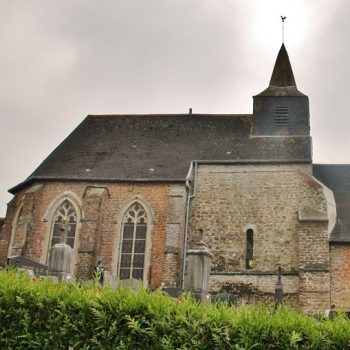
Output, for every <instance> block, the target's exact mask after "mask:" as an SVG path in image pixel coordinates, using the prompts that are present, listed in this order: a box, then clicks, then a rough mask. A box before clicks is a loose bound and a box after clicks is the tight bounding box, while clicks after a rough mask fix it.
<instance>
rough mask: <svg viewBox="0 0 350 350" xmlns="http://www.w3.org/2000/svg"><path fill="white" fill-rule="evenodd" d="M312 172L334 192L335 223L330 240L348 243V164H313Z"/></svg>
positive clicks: (349, 233)
mask: <svg viewBox="0 0 350 350" xmlns="http://www.w3.org/2000/svg"><path fill="white" fill-rule="evenodd" d="M313 173H314V176H315V177H316V178H317V179H318V180H320V181H321V182H322V183H324V184H325V185H326V186H327V187H328V188H330V189H331V190H332V191H333V193H334V198H335V202H336V205H337V223H336V225H335V227H334V229H333V232H332V233H331V237H330V241H331V242H339V243H341V242H344V243H345V242H346V243H350V164H346V165H345V164H342V165H339V164H337V165H336V164H314V165H313Z"/></svg>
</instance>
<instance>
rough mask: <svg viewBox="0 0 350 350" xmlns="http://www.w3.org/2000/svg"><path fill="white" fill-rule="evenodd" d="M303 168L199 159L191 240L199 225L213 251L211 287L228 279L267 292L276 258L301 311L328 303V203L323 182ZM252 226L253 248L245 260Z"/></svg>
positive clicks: (290, 295) (288, 291)
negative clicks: (248, 264)
mask: <svg viewBox="0 0 350 350" xmlns="http://www.w3.org/2000/svg"><path fill="white" fill-rule="evenodd" d="M308 173H309V168H308V167H307V166H297V165H199V167H198V172H197V188H196V195H195V197H194V198H193V201H192V203H191V214H190V223H189V240H190V244H191V241H193V240H194V238H195V237H196V235H197V232H198V230H199V229H203V231H204V241H205V243H207V244H208V246H209V248H211V249H212V251H213V253H214V260H213V267H212V271H211V276H210V283H211V286H212V289H213V290H214V291H218V290H219V289H220V287H221V286H220V285H225V284H227V283H231V284H233V285H236V287H237V288H238V287H239V288H238V289H239V290H241V291H243V290H246V291H249V290H250V291H252V293H250V294H254V293H255V294H256V295H257V297H259V298H260V299H261V295H265V296H266V298H267V299H268V298H269V296H271V293H273V291H274V284H275V282H276V280H277V269H278V267H279V266H281V267H282V269H283V277H282V281H283V282H285V288H284V291H285V293H286V294H287V295H288V298H289V299H290V301H291V303H292V304H295V303H297V305H300V306H301V307H302V308H303V309H304V310H306V311H312V310H315V309H316V310H322V309H323V310H324V309H326V308H327V307H329V300H330V299H329V296H330V285H329V250H328V249H329V248H328V220H327V203H326V199H325V196H324V193H323V187H322V185H321V184H319V183H318V182H317V181H316V180H315V179H314V178H312V177H311V176H310V175H309V174H308ZM305 208H306V209H305ZM307 208H311V209H310V210H309V211H308V209H307ZM304 212H305V213H306V214H305V217H304V216H303V215H302V214H303V213H304ZM309 212H311V214H312V215H311V214H310V213H309ZM307 213H309V214H310V215H307ZM249 229H251V230H253V232H254V249H253V250H254V253H253V261H252V265H251V267H250V268H247V267H246V244H247V239H246V233H247V230H249ZM327 278H328V280H327ZM296 281H297V283H296ZM296 286H297V287H296ZM232 287H234V286H232ZM237 288H236V289H237ZM242 293H243V292H242ZM242 293H241V292H240V291H238V292H237V294H239V295H242ZM296 293H297V295H296ZM248 294H249V293H248ZM242 298H244V296H243V297H242Z"/></svg>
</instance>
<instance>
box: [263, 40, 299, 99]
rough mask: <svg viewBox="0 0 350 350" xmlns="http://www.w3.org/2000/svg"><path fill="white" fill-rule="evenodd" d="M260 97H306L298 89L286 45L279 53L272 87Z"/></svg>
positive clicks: (272, 77)
mask: <svg viewBox="0 0 350 350" xmlns="http://www.w3.org/2000/svg"><path fill="white" fill-rule="evenodd" d="M258 96H305V95H304V94H303V93H301V92H300V91H299V90H298V89H297V84H296V82H295V79H294V74H293V69H292V65H291V64H290V61H289V56H288V53H287V50H286V47H285V46H284V44H282V46H281V48H280V50H279V52H278V55H277V59H276V63H275V66H274V68H273V71H272V75H271V80H270V85H269V87H268V88H267V89H266V90H264V91H263V92H261V93H260V94H259V95H258Z"/></svg>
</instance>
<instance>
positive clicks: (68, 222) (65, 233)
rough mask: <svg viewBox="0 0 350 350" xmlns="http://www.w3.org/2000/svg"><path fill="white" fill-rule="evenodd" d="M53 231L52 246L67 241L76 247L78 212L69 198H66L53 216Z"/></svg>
mask: <svg viewBox="0 0 350 350" xmlns="http://www.w3.org/2000/svg"><path fill="white" fill-rule="evenodd" d="M53 223H54V225H53V232H52V238H51V244H50V247H52V246H54V245H55V244H57V243H66V244H68V245H70V246H71V247H72V248H74V241H75V232H76V226H77V213H76V211H75V209H74V207H73V205H72V203H71V202H70V201H68V200H65V201H64V202H63V203H62V204H61V205H60V206H59V207H58V208H57V209H56V211H55V214H54V216H53Z"/></svg>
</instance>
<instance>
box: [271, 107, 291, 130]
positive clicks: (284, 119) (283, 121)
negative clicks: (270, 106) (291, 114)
mask: <svg viewBox="0 0 350 350" xmlns="http://www.w3.org/2000/svg"><path fill="white" fill-rule="evenodd" d="M274 122H275V126H288V107H275V117H274Z"/></svg>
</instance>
